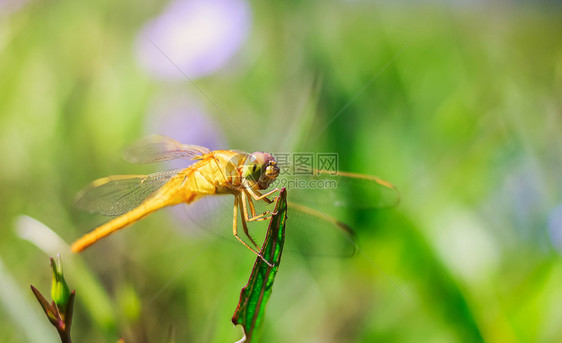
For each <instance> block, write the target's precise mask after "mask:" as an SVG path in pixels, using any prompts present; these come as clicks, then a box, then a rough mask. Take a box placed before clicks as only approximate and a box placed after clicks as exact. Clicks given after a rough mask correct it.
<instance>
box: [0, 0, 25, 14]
mask: <svg viewBox="0 0 562 343" xmlns="http://www.w3.org/2000/svg"><path fill="white" fill-rule="evenodd" d="M26 2H27V0H0V17H2V16H3V15H8V14H10V13H13V12H16V11H18V10H19V9H20V8H22V7H23V5H25V3H26Z"/></svg>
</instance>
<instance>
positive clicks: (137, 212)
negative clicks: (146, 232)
mask: <svg viewBox="0 0 562 343" xmlns="http://www.w3.org/2000/svg"><path fill="white" fill-rule="evenodd" d="M175 204H176V202H174V201H170V199H169V198H168V197H163V196H160V197H155V198H152V199H150V200H147V201H145V202H144V203H142V204H141V205H140V206H138V207H136V208H134V209H133V210H131V211H129V212H127V213H125V214H123V215H121V216H119V217H117V218H115V219H112V220H110V221H109V222H107V223H105V224H103V225H101V226H99V227H97V228H95V229H94V230H93V231H91V232H89V233H87V234H85V235H84V236H82V237H81V238H79V239H78V240H76V241H75V242H74V243H72V246H71V247H70V249H71V250H72V252H80V251H82V250H84V249H86V248H87V247H89V246H90V245H92V244H94V243H96V242H97V241H99V240H100V239H102V238H104V237H106V236H108V235H110V234H112V233H114V232H115V231H118V230H121V229H124V228H125V227H127V226H129V225H131V224H132V223H134V222H136V221H137V220H139V219H141V218H143V217H145V216H147V215H149V214H150V213H152V212H154V211H156V210H159V209H161V208H162V207H166V206H170V205H175Z"/></svg>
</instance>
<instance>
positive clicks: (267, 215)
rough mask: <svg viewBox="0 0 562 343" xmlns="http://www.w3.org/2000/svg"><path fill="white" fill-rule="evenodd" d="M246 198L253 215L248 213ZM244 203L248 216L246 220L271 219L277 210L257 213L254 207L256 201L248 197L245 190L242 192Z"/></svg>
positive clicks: (245, 213)
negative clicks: (250, 215)
mask: <svg viewBox="0 0 562 343" xmlns="http://www.w3.org/2000/svg"><path fill="white" fill-rule="evenodd" d="M246 200H247V201H248V205H249V206H250V211H251V212H252V217H249V215H248V209H247V208H246ZM242 205H243V208H244V211H243V213H244V215H245V216H246V218H245V219H246V221H249V222H253V221H262V220H267V219H271V216H273V215H276V214H277V212H271V211H265V212H264V213H262V214H260V215H257V214H256V209H255V207H254V202H253V201H252V198H251V197H247V196H246V193H245V192H242Z"/></svg>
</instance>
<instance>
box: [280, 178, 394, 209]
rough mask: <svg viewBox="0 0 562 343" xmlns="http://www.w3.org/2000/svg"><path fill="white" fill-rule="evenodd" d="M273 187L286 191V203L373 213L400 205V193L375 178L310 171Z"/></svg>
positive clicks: (388, 184) (284, 179) (282, 180)
mask: <svg viewBox="0 0 562 343" xmlns="http://www.w3.org/2000/svg"><path fill="white" fill-rule="evenodd" d="M281 172H282V173H281V175H280V176H279V177H278V179H277V180H276V182H275V184H274V186H275V187H278V188H281V187H285V188H287V190H288V192H287V196H288V199H289V201H290V202H293V203H298V204H306V205H308V206H310V207H311V208H316V207H318V205H330V206H335V207H350V208H356V209H377V208H384V207H392V206H395V205H397V204H398V203H399V202H400V193H399V192H398V190H397V189H396V187H395V186H394V185H392V184H391V183H390V182H388V181H385V180H382V179H380V178H378V177H376V176H371V175H363V174H355V173H347V172H337V173H334V172H331V171H326V170H312V171H310V173H308V174H295V173H294V172H286V173H283V169H282V170H281Z"/></svg>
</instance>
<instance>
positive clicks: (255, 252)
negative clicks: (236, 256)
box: [232, 196, 274, 268]
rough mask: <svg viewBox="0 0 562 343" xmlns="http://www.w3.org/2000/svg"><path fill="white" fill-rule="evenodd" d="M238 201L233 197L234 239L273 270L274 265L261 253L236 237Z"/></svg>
mask: <svg viewBox="0 0 562 343" xmlns="http://www.w3.org/2000/svg"><path fill="white" fill-rule="evenodd" d="M239 201H240V199H239V198H238V196H235V197H234V218H233V223H232V233H233V234H234V237H236V239H238V241H240V243H242V244H243V245H244V246H245V247H246V248H248V249H250V250H251V251H252V252H253V253H254V254H256V255H258V256H259V258H261V259H262V261H264V262H265V263H266V264H267V265H268V266H270V267H272V268H273V267H274V265H273V264H271V263H269V262H268V261H267V260H266V259H265V258H264V257H263V255H262V254H261V253H259V252H258V251H256V250H255V249H254V248H252V247H251V246H249V245H248V244H247V243H246V242H244V240H243V239H242V238H240V236H238V203H239ZM242 222H244V220H242Z"/></svg>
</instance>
